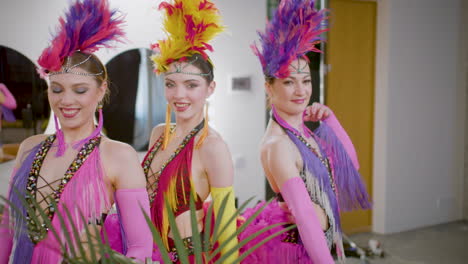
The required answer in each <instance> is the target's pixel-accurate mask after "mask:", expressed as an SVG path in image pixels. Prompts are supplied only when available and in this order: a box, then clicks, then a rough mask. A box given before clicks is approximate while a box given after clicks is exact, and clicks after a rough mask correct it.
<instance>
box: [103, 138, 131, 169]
mask: <svg viewBox="0 0 468 264" xmlns="http://www.w3.org/2000/svg"><path fill="white" fill-rule="evenodd" d="M100 149H101V153H102V156H103V157H105V158H106V159H108V160H109V161H112V163H114V162H124V163H125V161H126V160H128V159H129V158H134V157H136V156H137V153H136V151H135V149H134V148H133V147H132V146H130V145H129V144H127V143H123V142H120V141H116V140H112V139H109V138H103V139H102V142H101V145H100Z"/></svg>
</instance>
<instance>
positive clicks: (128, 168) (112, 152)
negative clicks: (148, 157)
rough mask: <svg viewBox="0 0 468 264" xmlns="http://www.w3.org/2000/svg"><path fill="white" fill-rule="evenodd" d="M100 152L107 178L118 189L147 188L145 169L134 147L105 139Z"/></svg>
mask: <svg viewBox="0 0 468 264" xmlns="http://www.w3.org/2000/svg"><path fill="white" fill-rule="evenodd" d="M100 151H101V159H102V161H103V166H104V170H105V172H106V176H107V177H108V178H109V180H110V181H111V182H112V184H113V186H114V187H115V188H116V189H121V188H125V189H132V188H144V187H145V184H146V183H145V178H144V174H143V169H142V167H141V166H140V161H139V159H138V155H137V152H136V151H135V149H133V147H132V146H130V145H128V144H126V143H123V142H119V141H115V140H111V139H108V138H103V140H102V142H101V145H100Z"/></svg>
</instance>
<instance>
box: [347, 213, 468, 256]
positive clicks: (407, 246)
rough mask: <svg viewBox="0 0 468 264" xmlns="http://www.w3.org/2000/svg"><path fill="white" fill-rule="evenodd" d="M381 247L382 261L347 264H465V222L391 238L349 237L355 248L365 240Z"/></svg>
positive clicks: (467, 237)
mask: <svg viewBox="0 0 468 264" xmlns="http://www.w3.org/2000/svg"><path fill="white" fill-rule="evenodd" d="M372 238H373V239H377V240H379V241H380V242H382V244H383V249H384V251H385V253H386V256H385V257H384V258H370V259H369V261H368V262H363V261H362V260H359V259H356V258H349V259H348V260H347V262H346V263H347V264H358V263H359V264H364V263H369V264H468V221H459V222H454V223H449V224H443V225H438V226H433V227H428V228H422V229H418V230H412V231H408V232H402V233H398V234H391V235H376V234H372V233H363V234H358V235H353V236H351V240H353V241H354V242H355V243H357V244H358V245H359V246H366V245H367V242H368V241H369V239H372Z"/></svg>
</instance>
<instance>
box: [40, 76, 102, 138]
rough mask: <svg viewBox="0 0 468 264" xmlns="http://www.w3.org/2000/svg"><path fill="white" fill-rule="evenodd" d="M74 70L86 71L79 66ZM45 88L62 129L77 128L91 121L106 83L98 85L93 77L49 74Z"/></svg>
mask: <svg viewBox="0 0 468 264" xmlns="http://www.w3.org/2000/svg"><path fill="white" fill-rule="evenodd" d="M73 71H74V72H78V73H88V72H87V71H85V70H83V69H81V68H74V69H73ZM49 81H50V83H49V87H48V89H47V95H48V98H49V104H50V107H51V108H52V110H53V111H54V113H55V114H56V116H57V117H58V119H59V121H60V125H61V127H62V128H64V129H77V128H80V127H82V126H85V125H87V124H89V123H90V122H93V117H94V113H95V111H96V108H97V105H98V103H99V102H100V101H102V99H103V97H104V95H105V92H106V89H107V84H106V82H103V83H102V84H101V85H98V82H97V80H96V78H95V77H92V76H82V75H77V74H71V73H65V74H57V75H52V76H50V80H49Z"/></svg>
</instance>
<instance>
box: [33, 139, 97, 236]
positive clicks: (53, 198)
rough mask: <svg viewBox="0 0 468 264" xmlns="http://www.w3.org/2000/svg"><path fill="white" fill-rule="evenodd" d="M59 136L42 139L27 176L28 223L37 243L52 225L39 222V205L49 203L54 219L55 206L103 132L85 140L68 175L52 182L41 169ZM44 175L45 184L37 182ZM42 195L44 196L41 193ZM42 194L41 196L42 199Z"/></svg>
mask: <svg viewBox="0 0 468 264" xmlns="http://www.w3.org/2000/svg"><path fill="white" fill-rule="evenodd" d="M55 139H56V136H55V135H51V136H49V137H47V138H46V139H45V140H44V141H43V142H42V143H41V146H40V148H39V150H38V152H37V153H36V155H35V156H34V160H33V163H32V165H31V170H30V172H29V177H28V179H27V184H26V197H25V198H26V199H25V201H26V202H27V204H28V206H29V207H30V209H32V210H29V211H28V213H27V215H26V220H27V226H28V231H29V232H28V234H29V237H30V239H31V241H32V242H33V243H35V244H37V243H38V242H40V241H41V240H42V239H44V237H45V236H46V235H47V232H48V229H47V227H46V224H45V223H44V222H42V223H37V222H36V221H35V219H39V220H40V219H41V217H40V214H39V212H38V209H40V208H36V206H39V207H42V205H44V203H46V206H45V208H44V209H40V210H43V212H44V213H45V214H46V216H47V217H48V218H49V220H52V219H53V217H54V215H55V210H56V208H57V205H58V204H59V202H60V196H61V194H62V192H63V190H64V189H65V187H66V186H67V184H68V183H69V182H70V181H71V179H72V178H73V176H74V175H75V173H76V172H77V171H78V170H79V169H80V167H81V166H82V165H83V164H84V163H85V161H86V159H87V158H88V156H89V155H90V154H91V152H92V151H93V150H94V149H95V148H96V147H97V146H98V145H99V144H100V142H101V136H97V137H95V138H92V139H90V140H89V141H88V142H87V143H85V144H84V145H83V146H82V147H81V149H80V150H79V151H78V154H77V155H76V157H75V159H74V160H73V161H72V162H71V164H70V166H69V167H68V169H67V170H66V172H65V174H64V176H63V177H62V178H61V179H57V180H55V181H52V182H48V181H47V180H46V179H45V178H44V177H42V176H41V175H40V171H41V168H42V165H43V162H44V159H45V157H46V156H47V153H48V152H49V150H50V149H51V147H52V145H53V142H54V140H55ZM39 178H40V179H41V180H43V181H44V182H45V184H44V185H43V186H37V183H38V179H39ZM47 187H48V189H49V190H51V191H50V192H48V193H47V192H46V189H47ZM38 195H39V196H40V197H38ZM38 198H39V200H38ZM31 212H34V214H35V215H36V217H32V216H31V215H30V214H29V213H31Z"/></svg>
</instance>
